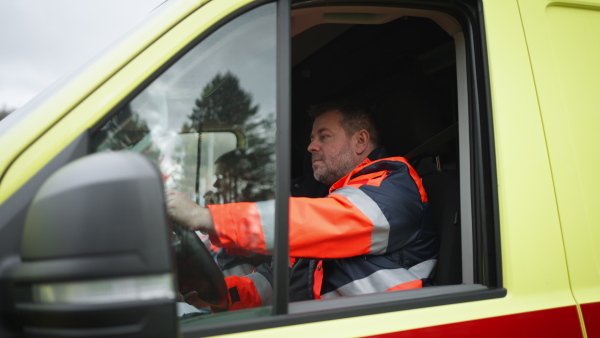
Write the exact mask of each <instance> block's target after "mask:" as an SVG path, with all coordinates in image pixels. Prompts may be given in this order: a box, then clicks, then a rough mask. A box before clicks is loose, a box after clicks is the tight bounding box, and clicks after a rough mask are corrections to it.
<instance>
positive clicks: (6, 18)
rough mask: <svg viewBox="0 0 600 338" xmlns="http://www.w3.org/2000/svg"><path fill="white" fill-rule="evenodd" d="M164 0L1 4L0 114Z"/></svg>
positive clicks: (7, 0) (8, 0) (4, 0)
mask: <svg viewBox="0 0 600 338" xmlns="http://www.w3.org/2000/svg"><path fill="white" fill-rule="evenodd" d="M162 2H164V0H0V110H2V109H16V108H19V107H21V106H23V105H24V104H25V103H26V102H28V101H29V100H31V99H32V98H34V97H35V96H36V95H37V94H39V93H40V92H41V91H42V90H44V89H45V88H46V87H48V86H49V85H51V84H52V83H54V82H55V81H57V80H58V79H59V78H61V77H62V76H64V75H67V74H69V73H70V72H71V71H73V70H75V69H77V68H78V67H79V66H80V65H82V64H83V63H85V62H86V61H87V60H88V59H90V58H92V57H93V56H94V55H96V54H97V53H99V52H100V51H101V50H102V49H103V48H104V47H106V46H108V45H109V44H110V43H111V42H112V41H114V40H115V39H117V38H118V37H119V36H120V35H122V34H123V33H124V32H126V31H127V30H128V29H129V28H131V27H133V26H134V25H135V24H137V23H138V22H139V21H141V20H142V19H143V18H144V17H145V16H146V15H147V14H148V13H150V11H152V9H154V8H156V7H157V6H158V5H160V4H161V3H162Z"/></svg>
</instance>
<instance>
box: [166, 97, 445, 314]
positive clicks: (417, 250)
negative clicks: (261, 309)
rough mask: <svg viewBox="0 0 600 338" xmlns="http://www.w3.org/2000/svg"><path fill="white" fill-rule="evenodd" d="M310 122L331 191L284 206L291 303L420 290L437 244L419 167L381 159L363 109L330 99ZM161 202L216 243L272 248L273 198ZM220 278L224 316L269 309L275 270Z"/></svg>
mask: <svg viewBox="0 0 600 338" xmlns="http://www.w3.org/2000/svg"><path fill="white" fill-rule="evenodd" d="M311 116H312V117H313V118H314V119H315V120H314V123H313V129H312V132H311V135H310V138H311V143H310V145H309V146H308V151H309V152H310V153H311V154H312V168H313V171H314V177H315V179H316V180H318V181H320V182H322V183H325V184H327V185H328V186H330V188H329V194H328V195H326V196H325V197H318V198H308V197H291V198H290V200H289V252H290V256H291V257H293V258H292V262H293V263H292V264H291V274H290V278H291V283H292V284H294V283H295V282H296V283H297V282H298V281H301V283H307V285H306V287H295V286H294V285H292V286H291V287H290V292H291V293H292V294H290V299H291V300H293V301H294V300H308V299H322V298H335V297H341V296H352V295H362V294H368V293H375V292H384V291H394V290H404V289H413V288H420V287H422V286H424V285H427V284H428V283H429V282H430V278H431V277H432V275H433V272H434V270H435V266H436V262H437V255H438V245H437V240H436V237H435V224H434V222H433V217H432V216H431V215H430V214H431V212H430V211H429V210H428V209H429V207H428V201H427V194H426V193H425V190H424V188H423V185H422V184H421V179H420V178H419V177H418V175H417V173H416V171H415V170H414V169H413V168H412V167H411V166H410V165H409V163H408V162H407V161H406V159H404V158H402V157H387V154H386V152H385V149H383V148H381V147H380V146H379V135H378V132H377V130H376V129H375V123H374V120H373V117H372V115H371V114H370V113H369V112H368V110H367V109H365V108H363V107H361V106H359V105H355V104H353V103H350V102H330V103H325V104H321V105H317V106H314V107H312V108H311ZM166 200H167V210H168V213H169V215H170V216H171V217H172V218H173V220H174V221H176V222H178V223H180V224H182V225H185V226H187V227H188V228H190V229H192V230H200V231H204V232H207V233H209V234H210V238H211V241H212V242H213V243H215V244H216V245H218V246H219V247H222V248H230V249H244V250H252V251H255V252H257V253H260V254H270V253H271V250H272V249H273V233H274V217H273V215H274V206H275V204H274V201H264V202H255V203H229V204H222V205H210V206H208V207H207V208H204V207H201V206H199V205H197V204H195V203H194V202H193V201H192V200H190V199H189V198H188V197H187V196H185V195H184V194H182V193H180V192H178V191H175V190H170V191H167V193H166ZM300 264H302V265H303V267H302V268H299V266H298V265H300ZM298 274H301V276H299V275H298ZM225 281H226V284H227V287H228V289H229V301H230V307H229V308H230V310H236V309H243V308H250V307H256V306H263V305H269V304H271V300H272V273H271V271H270V270H269V267H267V266H266V265H263V266H260V267H259V268H257V269H256V270H255V271H254V272H253V273H252V274H250V275H247V276H243V277H237V276H232V277H227V278H226V279H225Z"/></svg>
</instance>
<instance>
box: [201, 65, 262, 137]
mask: <svg viewBox="0 0 600 338" xmlns="http://www.w3.org/2000/svg"><path fill="white" fill-rule="evenodd" d="M257 111H258V105H255V106H252V96H251V95H250V93H248V92H246V91H244V90H243V89H241V88H240V81H239V79H238V78H237V77H236V76H235V75H233V74H231V72H227V73H225V75H221V74H220V73H219V74H217V75H216V76H215V77H214V78H213V79H212V80H211V81H210V83H209V84H208V85H206V86H205V87H204V89H203V90H202V93H201V94H200V97H199V98H198V99H196V107H195V108H194V109H193V113H192V115H191V116H190V119H191V120H192V127H193V128H195V129H196V130H200V129H201V125H202V124H205V123H215V124H222V123H223V124H227V125H243V124H245V123H246V121H247V120H248V119H249V118H250V117H252V116H254V115H255V114H256V112H257Z"/></svg>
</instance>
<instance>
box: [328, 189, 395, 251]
mask: <svg viewBox="0 0 600 338" xmlns="http://www.w3.org/2000/svg"><path fill="white" fill-rule="evenodd" d="M333 193H334V194H340V195H342V196H345V197H346V198H347V199H348V200H350V202H351V203H352V204H354V206H355V207H356V208H357V209H358V210H360V211H361V212H362V213H363V214H365V216H367V218H369V220H371V223H373V232H372V233H371V252H370V254H372V255H378V254H383V253H385V251H386V250H387V246H388V240H389V237H390V223H389V222H388V220H387V218H386V217H385V216H384V215H383V212H382V211H381V209H380V208H379V206H378V205H377V203H375V201H373V199H372V198H371V197H369V195H367V194H365V193H364V192H363V191H361V190H360V189H357V188H354V187H343V188H340V189H338V190H336V191H334V192H333Z"/></svg>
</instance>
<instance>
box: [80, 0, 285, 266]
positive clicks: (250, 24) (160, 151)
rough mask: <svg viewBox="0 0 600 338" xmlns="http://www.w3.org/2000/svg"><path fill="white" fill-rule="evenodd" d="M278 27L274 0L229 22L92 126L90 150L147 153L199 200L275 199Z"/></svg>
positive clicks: (171, 183) (166, 176)
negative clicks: (95, 128) (100, 123)
mask: <svg viewBox="0 0 600 338" xmlns="http://www.w3.org/2000/svg"><path fill="white" fill-rule="evenodd" d="M275 33H276V22H275V4H268V5H265V6H262V7H260V8H257V9H254V10H252V11H250V12H247V13H244V14H242V15H241V16H239V17H238V18H236V19H234V20H232V21H230V22H229V23H227V24H225V25H224V26H222V27H221V28H219V29H218V30H217V31H215V32H214V33H212V34H211V35H210V36H208V37H207V38H206V39H204V40H203V41H201V42H200V43H199V44H198V45H197V46H195V47H194V48H193V49H192V50H190V51H189V52H188V53H187V54H186V55H184V56H183V57H182V58H181V59H179V60H177V61H176V62H175V63H174V64H173V65H172V66H170V68H169V69H167V70H166V71H165V72H164V73H162V74H161V75H160V76H159V77H158V78H156V79H155V80H154V81H153V82H152V83H151V84H150V85H149V86H148V87H146V88H145V89H144V90H143V91H141V92H140V93H139V94H138V95H137V96H136V97H135V98H134V99H133V100H132V101H131V102H129V103H128V104H126V105H125V106H124V107H123V108H122V109H121V110H120V111H118V112H117V113H116V114H115V115H114V116H113V117H112V118H111V119H110V120H109V121H108V122H107V123H106V124H105V125H104V126H102V127H101V128H100V129H99V130H98V131H97V132H95V134H94V135H93V136H92V141H91V145H92V150H93V151H123V150H124V151H134V152H138V153H142V154H144V155H145V156H147V157H148V158H149V159H150V160H151V161H152V162H154V163H155V164H156V165H157V167H158V168H159V169H160V171H161V173H162V176H163V180H164V182H165V187H167V188H174V189H177V190H179V191H181V192H184V193H186V194H187V195H188V196H189V197H190V198H192V200H194V201H196V202H197V203H198V204H200V205H205V204H210V203H227V202H241V201H262V200H267V199H273V198H274V178H275V152H274V144H275V88H276V87H275V85H276V83H275V63H276V62H275V61H276V59H275V57H276V54H275ZM207 244H208V245H210V243H207ZM217 251H218V248H217V249H216V250H214V253H215V255H216V252H217ZM248 256H249V257H250V258H252V257H257V256H256V255H254V254H252V253H250V254H249V255H248ZM234 259H236V258H234ZM244 259H245V258H244ZM261 259H262V260H263V261H267V259H268V257H264V256H263V257H261ZM217 260H218V257H217ZM251 264H255V263H251Z"/></svg>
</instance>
